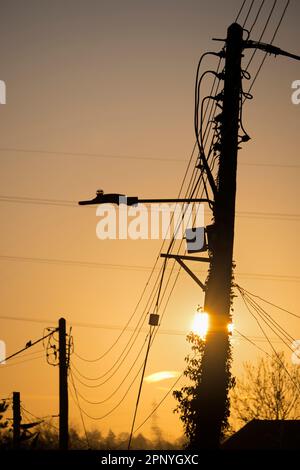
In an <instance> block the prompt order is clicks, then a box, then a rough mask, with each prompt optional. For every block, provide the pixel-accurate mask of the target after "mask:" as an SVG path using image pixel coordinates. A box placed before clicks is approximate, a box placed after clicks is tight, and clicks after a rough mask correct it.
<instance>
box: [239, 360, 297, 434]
mask: <svg viewBox="0 0 300 470" xmlns="http://www.w3.org/2000/svg"><path fill="white" fill-rule="evenodd" d="M299 392H300V368H299V366H297V365H290V364H288V363H287V361H286V360H285V358H284V353H283V352H280V353H277V354H275V353H274V354H273V355H272V357H271V358H270V359H268V358H262V359H260V360H259V362H258V364H257V365H252V364H250V363H245V365H244V376H243V377H242V378H240V379H238V380H237V381H236V385H235V387H234V389H233V390H232V392H231V422H232V424H233V426H234V427H235V425H236V424H239V425H240V424H245V423H247V422H248V421H251V420H252V419H299V418H300V393H299Z"/></svg>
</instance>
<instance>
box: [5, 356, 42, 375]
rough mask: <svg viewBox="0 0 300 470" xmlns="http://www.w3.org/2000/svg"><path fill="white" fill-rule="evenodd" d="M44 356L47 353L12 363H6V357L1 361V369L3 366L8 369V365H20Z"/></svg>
mask: <svg viewBox="0 0 300 470" xmlns="http://www.w3.org/2000/svg"><path fill="white" fill-rule="evenodd" d="M42 357H45V355H44V354H41V355H39V356H37V357H31V358H30V359H25V360H24V361H18V362H13V363H12V364H4V362H5V361H6V359H4V360H3V361H1V362H0V371H1V369H2V368H3V370H6V369H7V368H8V367H13V366H19V365H20V364H24V363H25V362H31V361H36V360H37V359H41V358H42ZM1 364H2V365H1Z"/></svg>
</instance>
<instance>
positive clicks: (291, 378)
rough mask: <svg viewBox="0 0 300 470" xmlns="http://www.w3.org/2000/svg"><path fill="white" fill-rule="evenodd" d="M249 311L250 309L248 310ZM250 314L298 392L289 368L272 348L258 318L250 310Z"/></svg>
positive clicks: (299, 389) (299, 390) (297, 386)
mask: <svg viewBox="0 0 300 470" xmlns="http://www.w3.org/2000/svg"><path fill="white" fill-rule="evenodd" d="M249 311H250V310H249ZM250 313H251V315H252V316H253V318H254V319H255V320H256V323H257V324H258V326H259V328H260V330H261V331H262V333H263V335H264V336H265V338H266V340H267V341H268V343H269V345H270V347H271V349H272V351H273V353H274V355H275V356H276V358H277V359H278V361H279V363H280V364H281V366H282V368H283V369H284V371H285V372H286V374H287V375H288V376H289V378H290V380H291V382H292V383H293V385H294V386H295V387H296V388H297V389H298V392H300V388H299V385H298V384H297V383H296V382H295V381H294V379H293V377H292V376H291V374H290V372H289V370H288V369H287V368H286V366H285V364H284V362H283V361H282V360H281V358H280V356H279V354H278V353H277V351H276V349H275V348H274V346H273V344H272V342H271V341H270V340H269V337H268V335H267V334H266V332H265V330H264V328H263V327H262V326H261V324H260V322H259V320H258V319H257V317H256V316H255V315H254V314H253V312H251V311H250Z"/></svg>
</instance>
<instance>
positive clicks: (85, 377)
mask: <svg viewBox="0 0 300 470" xmlns="http://www.w3.org/2000/svg"><path fill="white" fill-rule="evenodd" d="M145 341H146V340H144V342H143V343H142V346H141V348H140V350H139V352H138V354H137V356H136V357H135V359H134V362H133V365H132V366H131V367H133V366H134V365H135V363H136V362H137V360H138V358H139V357H140V355H141V353H142V351H143V349H144V347H145ZM125 359H126V356H125V358H123V360H122V362H121V363H120V364H119V366H118V368H117V369H116V370H115V371H114V372H113V373H112V374H111V375H110V376H109V377H108V378H107V379H105V380H104V381H103V382H101V383H100V384H97V385H90V384H85V383H84V382H81V384H82V385H85V386H86V387H88V388H98V387H101V386H102V385H104V384H106V383H107V382H108V381H109V380H110V379H111V378H112V377H113V376H114V375H115V374H116V373H117V372H118V370H119V369H120V367H121V365H122V363H123V362H124V360H125ZM72 367H73V368H74V369H75V371H76V372H77V373H78V374H79V375H80V377H82V378H83V379H85V380H90V381H96V380H100V379H102V378H103V377H105V376H106V375H107V373H105V374H102V375H100V376H99V377H92V378H91V377H88V376H85V375H84V374H82V373H81V372H80V371H79V370H78V369H77V368H76V366H75V365H74V364H73V363H72ZM111 369H112V368H111ZM130 370H131V368H130ZM127 375H128V370H127V371H126V374H125V377H124V380H126V377H127ZM122 383H123V382H122ZM105 401H106V400H105Z"/></svg>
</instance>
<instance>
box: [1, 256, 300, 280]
mask: <svg viewBox="0 0 300 470" xmlns="http://www.w3.org/2000/svg"><path fill="white" fill-rule="evenodd" d="M0 260H2V261H13V262H32V263H43V264H52V265H55V264H59V265H64V266H80V267H87V268H104V269H119V270H123V269H124V270H131V271H149V270H151V269H153V268H151V266H143V265H131V264H112V263H97V262H89V261H75V260H62V259H55V258H37V257H36V258H33V257H24V256H6V255H0ZM176 272H177V271H173V274H175V273H176ZM195 272H198V273H202V274H203V273H205V272H206V271H205V270H196V271H195ZM235 274H236V276H238V277H244V278H248V279H249V278H252V279H260V280H269V281H285V282H300V276H293V275H284V274H265V273H247V272H236V273H235Z"/></svg>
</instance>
